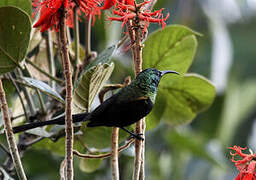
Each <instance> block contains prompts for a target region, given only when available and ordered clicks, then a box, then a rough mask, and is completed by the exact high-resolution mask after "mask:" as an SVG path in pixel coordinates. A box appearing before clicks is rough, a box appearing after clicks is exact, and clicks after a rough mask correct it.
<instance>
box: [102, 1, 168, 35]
mask: <svg viewBox="0 0 256 180" xmlns="http://www.w3.org/2000/svg"><path fill="white" fill-rule="evenodd" d="M120 1H121V2H120ZM150 2H151V1H144V2H143V3H141V4H135V2H134V0H119V1H116V0H107V1H106V2H105V5H104V7H103V9H104V8H105V9H108V8H110V7H111V6H113V4H115V3H116V6H115V8H114V10H113V11H112V12H113V14H114V15H117V16H118V17H108V20H111V21H121V22H123V23H122V27H123V26H124V25H125V24H126V23H127V22H128V20H135V19H136V20H138V21H140V22H141V21H142V22H144V28H143V33H144V32H145V31H146V30H147V28H148V26H149V23H150V22H151V23H159V24H160V25H162V28H164V27H165V26H166V23H165V21H166V20H167V19H168V17H169V13H168V14H167V15H166V17H164V16H163V14H162V11H163V9H160V10H158V11H154V12H151V11H150V10H147V8H146V6H145V5H146V4H148V3H150Z"/></svg>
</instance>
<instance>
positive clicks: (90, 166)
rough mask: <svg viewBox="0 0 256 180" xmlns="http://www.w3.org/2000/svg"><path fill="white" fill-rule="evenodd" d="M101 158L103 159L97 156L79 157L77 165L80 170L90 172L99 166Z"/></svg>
mask: <svg viewBox="0 0 256 180" xmlns="http://www.w3.org/2000/svg"><path fill="white" fill-rule="evenodd" d="M102 160H103V159H99V158H96V159H86V158H83V159H82V158H81V159H80V164H79V167H80V169H81V170H82V171H84V172H86V173H92V172H94V171H96V170H97V169H98V168H99V167H100V165H101V163H102Z"/></svg>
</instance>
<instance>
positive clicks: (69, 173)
mask: <svg viewBox="0 0 256 180" xmlns="http://www.w3.org/2000/svg"><path fill="white" fill-rule="evenodd" d="M65 14H66V11H65V10H64V9H63V11H62V14H61V16H60V32H59V48H60V52H61V58H62V63H63V68H64V75H65V80H66V104H65V130H66V156H65V159H66V169H65V170H66V179H67V180H72V179H73V177H74V173H73V139H74V132H73V123H72V114H71V103H72V72H71V64H70V59H69V54H68V46H67V43H68V42H67V36H66V25H65Z"/></svg>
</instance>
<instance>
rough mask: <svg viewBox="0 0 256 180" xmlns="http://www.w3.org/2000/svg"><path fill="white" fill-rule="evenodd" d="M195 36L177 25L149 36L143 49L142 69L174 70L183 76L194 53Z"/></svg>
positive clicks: (192, 32) (190, 31)
mask: <svg viewBox="0 0 256 180" xmlns="http://www.w3.org/2000/svg"><path fill="white" fill-rule="evenodd" d="M195 35H197V33H195V32H194V31H192V30H190V29H188V28H186V27H184V26H179V25H173V26H168V27H166V28H165V29H164V30H159V31H156V32H155V33H153V34H151V35H150V36H149V37H148V39H147V40H146V42H145V48H144V49H143V68H144V69H145V68H156V69H159V70H175V71H178V72H179V73H180V74H181V75H183V74H184V73H186V72H187V70H188V68H189V67H190V65H191V63H192V61H193V58H194V55H195V52H196V47H197V40H196V37H195ZM174 79H176V78H172V79H170V81H173V80H174Z"/></svg>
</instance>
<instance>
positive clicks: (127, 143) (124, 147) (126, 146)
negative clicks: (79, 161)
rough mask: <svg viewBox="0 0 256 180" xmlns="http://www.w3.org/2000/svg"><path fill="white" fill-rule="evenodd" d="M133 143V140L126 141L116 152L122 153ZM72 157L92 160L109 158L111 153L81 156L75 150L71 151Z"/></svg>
mask: <svg viewBox="0 0 256 180" xmlns="http://www.w3.org/2000/svg"><path fill="white" fill-rule="evenodd" d="M133 142H134V139H130V140H129V141H127V142H126V143H125V144H124V145H123V146H120V147H119V148H118V152H119V153H120V152H122V151H123V150H125V149H126V148H128V147H129V146H130V145H131V144H132V143H133ZM73 153H74V155H76V156H78V157H81V158H88V159H93V158H107V157H110V156H111V152H109V153H105V154H97V155H96V154H82V153H80V152H78V151H76V150H73Z"/></svg>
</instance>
